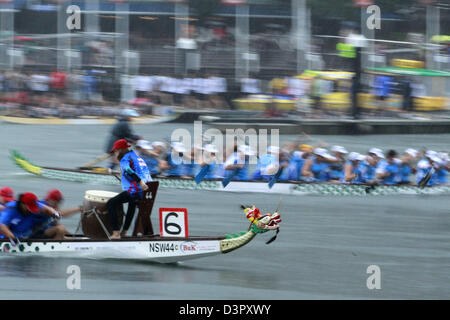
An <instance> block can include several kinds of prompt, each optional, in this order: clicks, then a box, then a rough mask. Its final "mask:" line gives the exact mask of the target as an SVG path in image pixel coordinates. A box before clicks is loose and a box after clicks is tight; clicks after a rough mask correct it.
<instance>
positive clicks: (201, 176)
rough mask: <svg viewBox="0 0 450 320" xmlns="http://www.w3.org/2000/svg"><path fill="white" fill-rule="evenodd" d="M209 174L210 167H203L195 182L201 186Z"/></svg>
mask: <svg viewBox="0 0 450 320" xmlns="http://www.w3.org/2000/svg"><path fill="white" fill-rule="evenodd" d="M208 172H209V166H204V167H202V169H201V170H200V172H199V173H198V174H197V175H196V176H195V182H196V183H197V184H199V183H200V182H202V181H203V179H204V178H205V177H206V175H207V174H208Z"/></svg>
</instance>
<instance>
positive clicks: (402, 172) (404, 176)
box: [399, 163, 412, 183]
mask: <svg viewBox="0 0 450 320" xmlns="http://www.w3.org/2000/svg"><path fill="white" fill-rule="evenodd" d="M411 173H412V168H411V166H410V165H409V164H408V163H404V164H402V165H401V166H400V168H399V176H400V182H403V183H405V182H410V180H409V177H410V175H411Z"/></svg>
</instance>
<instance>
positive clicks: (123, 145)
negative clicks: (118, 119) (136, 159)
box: [111, 139, 131, 152]
mask: <svg viewBox="0 0 450 320" xmlns="http://www.w3.org/2000/svg"><path fill="white" fill-rule="evenodd" d="M130 147H131V146H130V145H129V144H128V141H127V140H125V139H120V140H117V141H116V142H114V145H113V148H112V149H111V152H113V151H114V150H120V149H128V148H130Z"/></svg>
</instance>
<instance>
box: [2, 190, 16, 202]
mask: <svg viewBox="0 0 450 320" xmlns="http://www.w3.org/2000/svg"><path fill="white" fill-rule="evenodd" d="M0 197H2V198H3V200H5V202H10V201H14V190H13V189H11V188H10V187H3V188H1V189H0Z"/></svg>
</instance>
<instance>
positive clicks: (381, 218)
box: [0, 123, 450, 299]
mask: <svg viewBox="0 0 450 320" xmlns="http://www.w3.org/2000/svg"><path fill="white" fill-rule="evenodd" d="M178 127H179V125H177V124H160V125H141V126H135V130H136V131H137V132H138V133H139V134H142V135H143V136H144V137H145V138H146V139H149V140H155V139H161V138H163V137H166V136H168V135H170V134H171V132H172V130H174V129H175V128H178ZM187 127H188V129H192V128H191V126H187ZM109 130H110V127H109V126H34V125H31V126H26V125H10V124H3V123H2V124H0V136H1V137H2V139H1V142H0V146H1V148H0V177H1V178H0V179H1V180H0V184H1V185H9V186H11V187H13V188H14V189H15V190H16V191H32V192H35V193H36V194H38V195H39V196H43V195H44V194H45V191H46V190H47V189H49V188H53V187H57V188H59V189H61V190H62V191H63V193H64V195H65V198H66V201H65V207H70V206H74V205H79V204H81V202H82V199H83V196H84V191H85V190H87V189H98V188H102V189H105V190H115V187H111V186H109V187H100V186H98V185H96V186H93V185H87V184H79V183H73V182H65V181H57V180H54V181H52V180H45V179H41V178H38V177H34V176H32V175H29V174H26V173H23V172H22V171H21V170H20V169H19V168H17V167H15V165H14V164H13V163H12V161H11V160H10V159H9V155H8V150H9V149H12V148H14V149H17V150H19V151H21V152H22V153H23V154H24V156H26V157H28V158H29V159H30V160H32V161H33V162H35V163H37V164H42V165H47V166H63V167H76V166H79V165H81V164H83V163H85V162H87V161H89V160H91V159H94V158H95V157H97V156H98V155H100V154H102V153H103V149H104V146H105V142H106V139H107V137H108V132H109ZM285 138H288V139H292V138H294V137H292V136H291V137H284V139H285ZM314 138H317V139H319V140H320V139H323V140H324V141H326V142H327V143H329V144H330V145H331V144H341V145H343V146H345V147H347V148H349V149H352V151H353V150H354V151H359V152H365V151H367V149H368V148H369V147H372V146H377V147H386V148H388V147H389V148H397V149H398V150H400V151H401V150H403V148H407V147H416V148H421V147H423V146H427V147H429V148H433V149H436V150H448V149H449V142H450V135H408V136H393V135H392V136H323V137H314ZM449 200H450V196H392V197H389V196H383V197H320V196H301V197H299V196H297V197H296V196H283V202H282V206H281V210H280V212H281V214H282V218H283V222H282V228H281V232H280V234H279V236H278V239H277V240H276V241H275V242H273V243H272V244H270V245H265V244H264V242H265V240H267V239H268V237H270V236H271V235H267V236H266V235H262V236H260V237H258V238H256V239H255V240H254V241H253V242H252V243H250V244H249V245H248V246H246V247H244V248H242V249H239V250H237V251H235V252H232V253H229V254H226V255H220V256H214V257H209V258H203V259H199V260H192V261H188V262H184V263H180V264H171V265H159V264H153V263H145V262H130V261H125V260H77V259H62V258H58V259H52V258H41V257H24V258H17V257H0V299H47V298H52V299H254V298H255V297H257V298H258V299H347V298H350V299H359V298H363V299H372V298H374V299H379V298H381V299H400V298H406V299H448V298H450V232H449V231H450V210H449ZM278 201H279V196H277V195H261V194H227V193H222V192H220V193H218V192H206V191H203V192H199V191H189V190H167V189H162V190H160V191H159V192H158V199H157V201H156V203H155V208H158V207H167V206H169V207H170V206H175V207H186V208H187V209H188V212H189V227H190V233H191V234H192V235H219V234H223V233H231V232H239V231H243V230H245V229H246V227H247V223H246V220H245V218H244V217H243V214H242V213H241V212H240V210H239V206H238V205H239V204H240V203H254V204H256V205H258V206H259V207H261V208H263V209H266V210H274V209H275V208H276V207H277V205H278ZM155 212H156V210H155ZM156 216H157V214H155V213H154V216H153V218H152V220H153V223H154V224H157V223H158V221H157V217H156ZM64 223H65V224H66V225H67V226H68V229H69V230H70V231H74V230H75V229H76V226H77V224H78V217H77V216H74V217H71V218H68V219H67V220H65V221H64ZM70 265H78V266H80V268H81V290H68V289H67V287H66V279H67V277H68V274H67V273H66V269H67V267H68V266H70ZM370 265H377V266H379V267H380V270H381V290H369V289H368V288H367V286H366V281H367V278H368V277H369V276H370V275H369V274H367V273H366V271H367V268H368V266H370Z"/></svg>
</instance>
